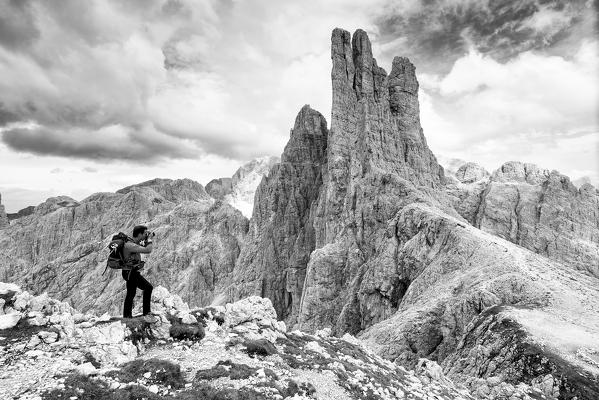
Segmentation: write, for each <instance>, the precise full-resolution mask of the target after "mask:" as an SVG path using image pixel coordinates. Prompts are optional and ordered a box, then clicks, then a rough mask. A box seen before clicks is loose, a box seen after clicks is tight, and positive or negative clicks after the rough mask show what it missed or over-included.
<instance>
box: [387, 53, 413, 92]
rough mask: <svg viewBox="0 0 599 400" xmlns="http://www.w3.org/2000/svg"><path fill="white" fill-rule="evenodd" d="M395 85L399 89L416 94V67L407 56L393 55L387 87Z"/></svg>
mask: <svg viewBox="0 0 599 400" xmlns="http://www.w3.org/2000/svg"><path fill="white" fill-rule="evenodd" d="M391 87H397V88H398V89H399V90H401V91H404V92H407V93H411V94H413V95H418V80H417V79H416V67H415V66H414V64H412V63H411V62H410V60H409V59H408V58H407V57H399V56H397V57H395V58H394V59H393V64H392V66H391V73H390V74H389V88H391Z"/></svg>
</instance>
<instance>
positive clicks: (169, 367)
mask: <svg viewBox="0 0 599 400" xmlns="http://www.w3.org/2000/svg"><path fill="white" fill-rule="evenodd" d="M147 372H149V373H150V378H145V377H144V374H145V373H147ZM106 375H107V376H112V377H114V378H116V379H118V380H119V381H121V382H136V381H137V380H138V379H141V378H144V379H147V381H148V382H150V383H157V384H161V385H164V386H168V385H170V386H171V387H172V388H174V389H180V388H182V387H183V386H184V385H185V381H184V379H183V375H182V374H181V367H180V366H179V365H177V364H174V363H172V362H170V361H166V360H160V359H158V358H151V359H149V360H143V359H137V360H133V361H130V362H128V363H126V364H124V365H123V367H122V368H121V369H120V370H118V371H110V372H108V373H107V374H106Z"/></svg>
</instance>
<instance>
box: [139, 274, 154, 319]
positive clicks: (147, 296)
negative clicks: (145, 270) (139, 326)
mask: <svg viewBox="0 0 599 400" xmlns="http://www.w3.org/2000/svg"><path fill="white" fill-rule="evenodd" d="M138 276H139V279H138V281H137V287H138V288H140V289H141V290H143V291H144V300H143V302H144V303H143V314H144V315H146V314H149V313H150V311H151V310H150V308H151V300H152V289H154V286H152V284H151V283H150V282H148V281H147V280H146V279H145V278H144V277H143V276H141V275H138Z"/></svg>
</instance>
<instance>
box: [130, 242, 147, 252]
mask: <svg viewBox="0 0 599 400" xmlns="http://www.w3.org/2000/svg"><path fill="white" fill-rule="evenodd" d="M125 246H127V250H129V251H130V252H131V253H151V252H152V247H153V244H152V243H150V244H149V245H147V246H146V247H143V246H140V245H138V244H135V243H132V242H127V243H125Z"/></svg>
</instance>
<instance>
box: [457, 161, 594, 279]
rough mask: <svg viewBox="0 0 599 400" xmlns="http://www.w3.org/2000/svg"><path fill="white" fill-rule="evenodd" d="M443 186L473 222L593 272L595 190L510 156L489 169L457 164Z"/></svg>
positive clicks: (542, 252) (471, 164)
mask: <svg viewBox="0 0 599 400" xmlns="http://www.w3.org/2000/svg"><path fill="white" fill-rule="evenodd" d="M455 178H456V179H457V181H456V180H454V181H453V182H450V183H448V185H447V188H448V189H447V190H448V193H450V194H451V195H452V196H454V198H455V201H454V207H455V209H456V210H457V211H458V212H459V213H460V215H462V216H463V217H464V218H465V219H466V220H467V221H468V222H469V223H471V224H472V225H473V226H475V227H477V228H479V229H481V230H484V231H485V232H489V233H492V234H494V235H496V236H499V237H501V238H504V239H506V240H509V241H510V242H512V243H515V244H517V245H519V246H522V247H525V248H527V249H529V250H532V251H534V252H535V253H538V254H542V255H545V256H547V257H549V258H551V259H554V260H557V261H560V262H562V263H564V264H565V265H568V266H570V267H572V268H574V269H577V270H579V271H585V272H587V273H589V274H591V275H593V276H594V277H599V263H598V260H599V211H598V210H599V191H598V190H597V189H596V188H595V187H593V186H592V185H591V184H589V183H585V184H583V185H582V186H580V188H576V186H574V185H573V184H572V183H571V182H570V179H569V178H568V177H567V176H565V175H562V174H560V173H559V172H557V171H549V170H546V169H541V168H539V167H537V166H536V165H534V164H527V163H521V162H516V161H510V162H507V163H505V164H503V165H502V166H501V167H500V168H498V169H497V170H496V171H494V172H493V174H489V173H488V172H486V171H485V170H484V169H483V168H482V167H480V166H478V165H476V164H474V163H466V164H464V165H462V166H461V167H460V168H459V169H458V170H457V172H456V175H455Z"/></svg>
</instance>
